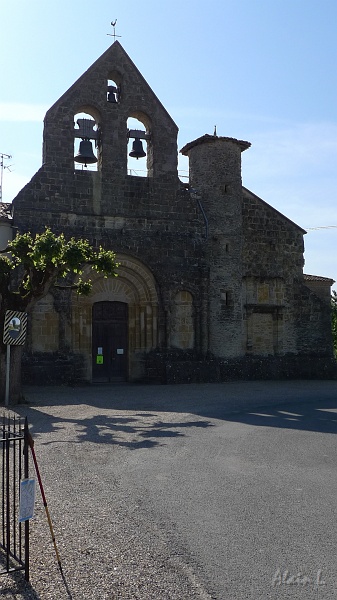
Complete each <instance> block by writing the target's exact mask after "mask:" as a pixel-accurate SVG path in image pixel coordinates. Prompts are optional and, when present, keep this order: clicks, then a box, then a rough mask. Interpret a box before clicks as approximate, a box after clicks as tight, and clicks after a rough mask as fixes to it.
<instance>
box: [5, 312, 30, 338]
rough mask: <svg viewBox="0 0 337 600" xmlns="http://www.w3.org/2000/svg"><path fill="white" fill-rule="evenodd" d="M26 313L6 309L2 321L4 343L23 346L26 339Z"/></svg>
mask: <svg viewBox="0 0 337 600" xmlns="http://www.w3.org/2000/svg"><path fill="white" fill-rule="evenodd" d="M26 331H27V313H24V312H19V311H17V310H6V314H5V323H4V336H3V342H4V344H7V345H10V346H23V345H24V343H25V341H26Z"/></svg>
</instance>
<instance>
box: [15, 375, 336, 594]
mask: <svg viewBox="0 0 337 600" xmlns="http://www.w3.org/2000/svg"><path fill="white" fill-rule="evenodd" d="M336 392H337V382H316V381H313V382H308V381H306V382H289V383H286V382H251V383H229V384H210V385H199V386H197V385H185V386H130V385H126V386H115V387H105V386H101V387H99V386H97V387H87V388H74V389H70V388H62V389H61V388H29V389H27V393H26V397H27V400H28V401H29V403H30V407H28V408H26V407H20V409H19V412H21V413H22V414H28V417H29V421H30V423H31V430H32V433H33V435H34V438H35V440H36V452H37V454H38V456H39V457H40V460H41V463H42V465H43V467H44V469H45V471H44V472H45V480H46V481H47V489H48V490H49V494H50V499H49V504H50V506H52V507H53V509H54V512H55V514H56V521H57V523H56V525H57V526H59V528H60V529H61V531H59V532H58V535H59V539H60V543H61V549H62V556H63V557H64V559H65V572H66V573H67V581H68V584H69V590H70V592H69V590H68V593H72V595H71V596H66V595H62V588H61V587H59V588H57V589H59V590H61V591H59V592H57V593H56V595H54V597H53V600H55V599H56V598H60V599H61V598H67V597H73V598H74V599H75V598H76V600H77V598H82V597H83V598H85V597H86V598H88V597H90V598H107V599H108V598H109V600H112V599H113V598H118V599H123V600H124V599H125V600H126V599H133V598H139V599H141V598H142V599H144V600H150V599H152V598H156V599H157V600H159V599H161V598H163V599H164V598H165V599H166V598H167V599H176V598H177V599H181V600H188V599H189V598H200V599H204V600H206V599H209V598H216V599H218V600H227V599H228V600H239V599H240V600H242V599H245V598H247V599H248V598H249V599H254V600H255V599H256V600H257V599H258V600H264V599H283V598H284V599H288V598H289V599H290V598H291V599H294V600H302V598H303V600H311V599H312V600H314V599H315V600H317V599H319V600H332V599H334V598H335V599H337V550H336V539H337V536H336V533H337V525H336V517H337V480H336V464H337V445H336V433H337V393H336ZM69 511H70V512H71V511H73V516H72V518H71V519H68V520H67V519H66V523H67V525H66V527H65V529H67V528H68V529H69V528H72V531H71V542H69V539H68V537H67V532H65V531H63V530H62V527H61V522H62V515H63V518H65V513H68V512H69ZM117 513H118V514H117ZM68 516H69V515H68ZM107 532H108V533H107ZM68 533H69V531H68ZM118 544H119V546H118ZM70 546H71V547H72V548H70ZM86 552H87V554H86ZM74 553H75V554H74ZM73 554H74V555H75V559H74V563H75V565H74V568H75V571H76V569H77V571H78V564H77V562H78V558H79V557H80V559H81V560H82V564H84V565H86V567H85V568H82V569H80V572H77V574H76V578H77V582H78V581H80V582H81V585H80V588H79V587H78V584H76V583H75V581H74V578H73V576H72V571H71V564H70V562H71V560H72V556H73ZM107 555H110V558H109V561H108V563H107V564H109V565H110V567H109V568H108V572H107V564H106V563H105V562H104V560H105V559H104V558H102V557H103V556H107ZM102 565H103V566H102ZM101 567H102V571H100V568H101ZM103 567H104V568H103ZM42 570H43V568H42ZM32 579H33V583H34V585H35V587H34V589H36V590H37V593H38V592H39V585H40V584H39V583H35V580H36V578H35V577H34V576H32ZM103 580H104V581H103ZM98 581H101V589H100V590H99V589H98V584H97V582H98ZM59 585H60V584H59ZM71 590H75V592H74V591H73V592H71ZM109 590H110V591H109ZM58 593H59V594H60V595H57V594H58ZM9 597H12V596H8V598H9ZM20 597H21V596H20ZM27 597H28V596H27ZM32 597H33V596H32ZM34 597H35V598H41V599H44V598H49V597H50V598H51V597H52V596H48V595H37V596H34Z"/></svg>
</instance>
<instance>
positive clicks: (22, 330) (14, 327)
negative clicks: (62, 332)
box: [3, 310, 27, 406]
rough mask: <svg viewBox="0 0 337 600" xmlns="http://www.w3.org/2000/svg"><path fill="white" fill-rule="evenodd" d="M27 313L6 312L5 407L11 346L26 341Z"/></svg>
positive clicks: (4, 338) (4, 340)
mask: <svg viewBox="0 0 337 600" xmlns="http://www.w3.org/2000/svg"><path fill="white" fill-rule="evenodd" d="M26 332H27V313H24V312H19V311H17V310H6V314H5V323H4V335H3V342H4V344H6V345H7V353H6V358H7V360H6V394H5V405H6V406H8V404H9V375H10V363H11V346H23V345H24V343H25V341H26Z"/></svg>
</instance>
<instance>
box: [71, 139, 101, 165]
mask: <svg viewBox="0 0 337 600" xmlns="http://www.w3.org/2000/svg"><path fill="white" fill-rule="evenodd" d="M74 160H75V161H76V162H78V163H81V164H82V165H84V166H85V167H86V166H87V165H90V164H92V163H96V162H97V158H96V156H95V155H94V152H93V149H92V143H91V141H90V140H82V141H81V142H80V147H79V150H78V154H76V156H74Z"/></svg>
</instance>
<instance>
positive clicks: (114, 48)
mask: <svg viewBox="0 0 337 600" xmlns="http://www.w3.org/2000/svg"><path fill="white" fill-rule="evenodd" d="M106 61H109V62H111V70H118V67H119V65H120V64H122V63H123V62H124V63H125V61H126V62H128V64H129V67H130V68H131V69H132V70H134V71H135V73H136V74H137V76H138V77H139V78H140V79H141V81H142V85H144V87H146V88H147V89H148V91H149V92H150V93H151V94H152V96H153V98H154V99H155V100H156V102H157V103H158V104H159V105H160V107H161V109H162V110H163V111H164V112H165V113H166V115H167V117H168V118H169V119H170V120H171V122H172V124H173V125H174V126H175V128H176V129H177V130H178V126H177V125H176V124H175V122H174V121H173V119H172V117H171V115H170V114H169V113H168V112H167V110H166V108H165V107H164V106H163V105H162V103H161V102H160V100H159V99H158V97H157V96H156V94H155V93H154V92H153V90H152V89H151V87H150V86H149V84H148V83H147V81H146V79H144V77H143V75H142V74H141V72H140V71H139V70H138V69H137V67H136V65H135V64H134V62H133V61H132V60H131V58H130V57H129V55H128V54H127V53H126V52H125V50H124V48H123V46H122V45H121V44H120V43H119V42H118V40H116V41H115V42H113V44H112V45H111V46H110V47H109V48H108V49H107V50H106V51H105V52H103V54H101V56H100V57H99V58H98V59H97V60H96V61H95V62H94V63H93V64H92V65H91V66H90V67H89V68H88V69H87V70H86V71H85V72H84V73H83V74H82V75H81V76H80V77H79V78H78V79H77V80H76V81H75V83H73V84H72V85H71V86H70V88H68V90H67V91H66V92H64V94H62V96H61V97H60V98H59V99H58V100H57V101H56V102H55V103H54V104H53V105H52V106H51V107H50V108H49V110H48V111H47V113H46V116H47V115H48V113H49V112H50V111H52V110H54V109H55V108H57V107H58V105H59V104H62V102H63V99H64V98H65V97H66V96H67V95H68V94H69V93H71V92H72V91H73V90H74V89H76V86H77V85H78V84H79V83H80V82H82V81H83V80H85V79H87V78H88V77H90V76H91V74H94V73H95V71H99V70H100V67H101V63H105V62H106ZM106 75H108V74H106Z"/></svg>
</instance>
